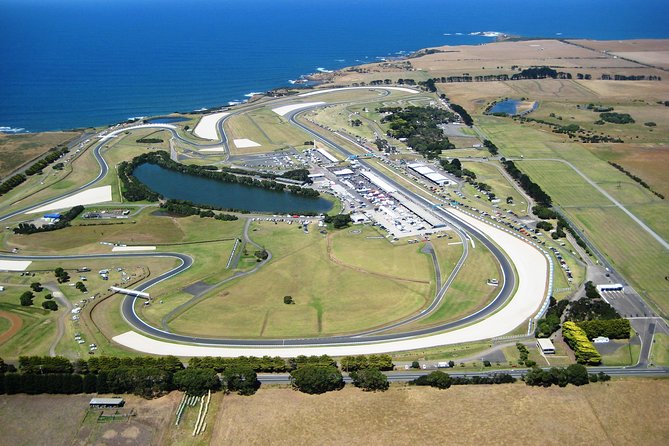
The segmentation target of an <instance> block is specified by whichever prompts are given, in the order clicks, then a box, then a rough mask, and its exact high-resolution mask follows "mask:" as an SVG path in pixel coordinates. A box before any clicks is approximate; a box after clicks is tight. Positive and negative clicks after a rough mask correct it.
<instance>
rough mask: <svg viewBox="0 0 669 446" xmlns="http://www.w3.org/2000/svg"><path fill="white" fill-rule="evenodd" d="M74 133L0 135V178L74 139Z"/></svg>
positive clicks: (75, 134)
mask: <svg viewBox="0 0 669 446" xmlns="http://www.w3.org/2000/svg"><path fill="white" fill-rule="evenodd" d="M78 134H79V133H75V132H47V133H26V134H18V135H8V134H5V133H0V177H4V176H6V175H8V174H9V173H10V172H12V171H13V170H14V169H17V168H19V167H20V166H22V165H23V164H25V163H27V162H29V161H30V160H32V159H34V158H35V157H38V156H40V155H42V154H43V153H46V151H47V150H49V149H50V148H52V147H54V146H56V145H58V144H60V143H62V142H65V141H68V140H69V139H71V138H74V137H75V136H77V135H78Z"/></svg>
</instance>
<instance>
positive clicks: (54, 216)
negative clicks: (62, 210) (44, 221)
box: [44, 214, 63, 220]
mask: <svg viewBox="0 0 669 446" xmlns="http://www.w3.org/2000/svg"><path fill="white" fill-rule="evenodd" d="M62 217H63V216H62V215H61V214H46V215H45V216H44V218H53V219H54V220H57V219H59V218H62Z"/></svg>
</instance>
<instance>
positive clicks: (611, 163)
mask: <svg viewBox="0 0 669 446" xmlns="http://www.w3.org/2000/svg"><path fill="white" fill-rule="evenodd" d="M608 163H609V164H610V165H612V166H613V167H615V168H616V169H618V170H619V171H621V172H622V173H624V174H625V175H627V176H628V177H630V178H631V179H633V180H634V181H636V182H637V183H639V184H640V185H641V186H642V187H644V188H645V189H648V190H649V191H651V192H652V193H653V194H655V195H656V196H657V197H659V198H661V199H663V200H664V195H662V194H661V193H659V192H656V191H654V190H653V189H652V188H651V187H650V186H649V185H648V183H646V182H645V181H644V180H642V179H641V178H639V177H638V176H636V175H634V174H633V173H632V172H630V171H629V170H627V169H625V168H624V167H623V166H621V165H620V164H617V163H614V162H613V161H609V162H608Z"/></svg>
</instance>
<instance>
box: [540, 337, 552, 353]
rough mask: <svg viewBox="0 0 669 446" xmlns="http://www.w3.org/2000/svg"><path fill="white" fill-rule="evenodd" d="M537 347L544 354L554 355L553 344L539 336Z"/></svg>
mask: <svg viewBox="0 0 669 446" xmlns="http://www.w3.org/2000/svg"><path fill="white" fill-rule="evenodd" d="M537 347H539V350H541V352H542V353H543V354H544V355H554V354H555V346H554V345H553V342H552V341H551V340H550V339H548V338H546V339H544V338H539V339H537Z"/></svg>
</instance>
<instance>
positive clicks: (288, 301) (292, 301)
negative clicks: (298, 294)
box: [283, 296, 295, 305]
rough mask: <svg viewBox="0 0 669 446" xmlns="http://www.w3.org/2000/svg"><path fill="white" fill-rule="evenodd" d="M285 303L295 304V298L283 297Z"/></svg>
mask: <svg viewBox="0 0 669 446" xmlns="http://www.w3.org/2000/svg"><path fill="white" fill-rule="evenodd" d="M283 303H284V304H286V305H290V304H294V303H295V301H294V300H293V296H283Z"/></svg>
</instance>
